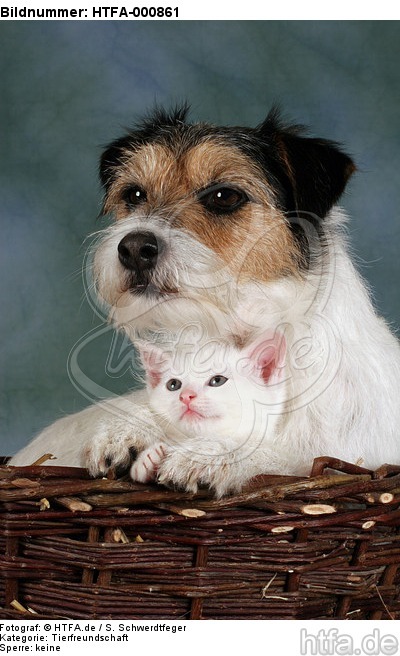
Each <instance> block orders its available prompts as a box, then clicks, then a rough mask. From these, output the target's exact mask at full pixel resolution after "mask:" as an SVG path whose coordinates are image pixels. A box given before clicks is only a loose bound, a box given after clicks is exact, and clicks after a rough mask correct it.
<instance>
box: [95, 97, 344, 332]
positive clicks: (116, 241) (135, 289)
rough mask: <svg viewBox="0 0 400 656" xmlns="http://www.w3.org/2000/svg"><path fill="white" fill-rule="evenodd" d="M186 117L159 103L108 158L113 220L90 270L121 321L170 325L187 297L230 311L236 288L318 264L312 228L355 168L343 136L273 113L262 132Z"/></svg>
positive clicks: (104, 171) (108, 205) (108, 204)
mask: <svg viewBox="0 0 400 656" xmlns="http://www.w3.org/2000/svg"><path fill="white" fill-rule="evenodd" d="M186 117H187V108H186V107H183V108H180V109H176V110H174V111H171V112H165V111H163V110H156V111H155V112H154V114H153V115H151V116H150V117H148V118H147V119H146V120H145V121H144V122H143V123H142V124H141V125H139V126H138V127H137V128H136V129H134V130H132V131H130V132H128V134H126V135H125V136H124V137H122V138H120V139H118V140H116V141H114V142H113V143H111V144H110V146H109V147H108V148H107V149H106V151H105V152H104V154H103V156H102V159H101V164H100V177H101V182H102V184H103V187H104V191H105V197H104V212H105V213H109V212H110V213H112V214H113V215H114V219H115V222H114V223H113V225H112V226H111V227H110V228H109V229H108V230H106V231H105V232H104V234H103V235H102V237H101V240H100V242H99V244H98V246H97V248H96V254H95V261H94V272H95V281H96V286H97V290H98V293H99V295H100V297H102V298H103V299H105V300H106V301H107V302H108V303H109V304H110V306H111V307H112V312H111V314H112V317H113V319H114V320H115V321H116V323H117V324H118V325H123V324H128V323H132V322H134V323H135V324H136V325H137V326H140V325H143V326H147V327H153V326H156V325H157V324H158V325H162V324H165V323H170V320H172V322H173V321H174V317H175V319H178V318H179V314H180V313H181V312H185V313H186V316H188V312H189V307H190V304H192V306H193V307H197V308H198V306H199V304H200V305H201V312H204V311H205V310H204V308H205V307H206V306H209V307H210V312H211V314H212V312H213V310H212V308H217V307H218V308H220V309H222V310H224V309H225V310H227V307H224V304H225V305H226V306H227V305H228V304H229V303H230V302H231V300H230V301H229V300H228V301H226V300H224V298H225V297H224V294H225V296H227V297H229V298H230V299H231V295H230V293H226V289H227V284H228V283H229V284H231V283H232V282H234V284H235V285H236V287H239V288H240V286H243V285H245V284H246V283H248V282H249V281H258V282H261V283H269V282H270V281H275V280H279V279H282V278H284V277H288V276H298V275H301V272H302V271H304V270H305V269H306V268H307V267H309V266H310V262H311V259H312V258H311V249H310V240H309V238H308V237H307V236H306V232H307V230H306V228H305V226H312V228H313V232H314V233H315V234H319V235H320V234H321V227H322V226H323V219H324V217H325V216H326V215H327V214H328V212H329V210H330V209H331V207H332V205H333V204H334V203H335V202H336V201H337V200H338V198H339V197H340V195H341V193H342V192H343V190H344V187H345V185H346V182H347V180H348V178H349V176H350V175H351V173H352V171H353V170H354V164H353V162H352V160H351V159H350V157H348V156H347V155H346V154H344V153H343V152H342V151H341V150H340V148H339V147H338V146H337V145H336V144H335V143H333V142H330V141H326V140H323V139H314V138H310V137H308V136H305V135H304V134H303V132H302V131H301V129H300V128H298V127H297V126H285V125H284V124H283V123H282V121H281V119H280V118H279V115H278V112H276V111H275V110H274V111H272V112H270V113H269V115H268V116H267V118H266V119H265V120H264V121H263V122H262V123H261V124H260V125H259V126H258V127H256V128H247V127H216V126H213V125H209V124H205V123H197V124H190V123H188V122H187V121H186ZM183 302H184V305H183V304H182V303H183ZM228 311H229V309H228ZM189 314H190V312H189Z"/></svg>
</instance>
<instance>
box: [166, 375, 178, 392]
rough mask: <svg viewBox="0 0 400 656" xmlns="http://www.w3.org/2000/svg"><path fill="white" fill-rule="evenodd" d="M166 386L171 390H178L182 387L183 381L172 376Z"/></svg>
mask: <svg viewBox="0 0 400 656" xmlns="http://www.w3.org/2000/svg"><path fill="white" fill-rule="evenodd" d="M165 387H166V388H167V390H169V391H170V392H176V390H178V389H181V387H182V383H181V381H180V380H178V379H177V378H171V380H169V381H168V383H166V385H165Z"/></svg>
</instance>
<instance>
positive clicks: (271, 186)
mask: <svg viewBox="0 0 400 656" xmlns="http://www.w3.org/2000/svg"><path fill="white" fill-rule="evenodd" d="M355 168H356V167H355V164H354V162H353V160H352V158H351V157H350V156H349V155H347V154H346V153H345V152H344V151H343V149H342V147H341V146H339V145H338V144H337V143H334V142H332V141H329V140H326V139H320V138H314V137H311V136H309V135H308V133H306V132H305V131H304V130H303V129H302V128H301V127H299V126H295V125H289V124H286V123H285V122H284V121H283V120H282V118H281V116H280V113H279V112H278V111H277V110H276V109H273V110H272V111H271V112H270V113H269V114H268V116H267V117H266V119H265V120H264V121H263V122H262V123H261V124H260V125H258V126H257V127H255V128H249V127H217V126H214V125H210V124H208V123H190V122H189V121H188V107H187V106H183V107H177V108H175V109H172V110H170V111H166V110H163V109H160V108H158V109H156V110H155V111H154V112H153V113H152V114H150V115H149V116H148V117H147V118H145V119H144V120H143V121H142V123H140V124H139V125H137V126H136V127H135V128H134V129H132V130H131V131H129V132H128V133H127V134H125V135H124V136H123V137H121V138H119V139H117V140H115V141H113V142H112V143H111V144H110V145H109V146H108V147H107V149H106V150H105V152H104V153H103V155H102V158H101V162H100V179H101V183H102V185H103V189H104V206H103V212H104V213H105V214H108V213H110V214H112V215H113V222H112V223H111V225H110V227H108V228H106V229H105V230H104V231H102V232H101V233H100V235H99V236H98V237H97V241H96V243H95V246H94V255H93V280H94V285H95V288H96V291H97V294H98V297H99V299H100V300H101V301H102V302H103V303H105V304H106V305H107V308H108V312H109V317H110V321H112V322H113V324H114V326H115V327H116V328H117V329H118V330H122V331H124V332H125V333H126V334H127V335H128V336H129V338H130V339H131V340H132V341H133V342H134V341H135V339H137V338H138V337H140V338H141V339H143V336H144V337H145V338H146V339H148V340H150V341H151V340H160V339H163V338H165V335H168V338H167V339H172V341H173V340H174V339H177V337H176V336H177V335H181V334H182V331H184V330H185V328H186V327H187V326H195V327H196V329H197V330H199V331H200V332H201V336H202V337H201V339H203V340H204V339H208V338H210V337H211V338H212V336H215V335H218V337H219V338H221V336H222V337H224V336H225V337H226V339H229V340H233V341H234V342H235V343H236V344H240V345H246V343H249V342H250V341H251V340H252V339H254V338H255V337H256V336H257V334H261V333H262V332H263V331H266V330H270V331H277V330H278V331H279V333H280V334H284V338H285V343H286V347H287V349H286V351H287V361H286V364H285V367H286V371H285V380H286V385H287V403H286V406H285V413H284V417H283V420H282V421H281V424H280V429H279V431H278V432H277V434H276V435H275V437H274V439H273V440H272V441H271V444H269V445H268V447H269V448H270V452H271V467H269V468H268V471H267V472H265V473H269V472H275V471H276V470H277V468H282V467H283V469H284V471H282V470H281V471H279V473H289V474H302V475H303V474H305V473H308V472H309V469H310V466H311V464H312V461H313V459H314V458H315V457H317V456H321V455H331V456H335V457H337V458H340V459H343V460H347V461H350V462H353V463H356V462H357V463H361V462H362V463H363V465H364V466H365V467H368V468H376V467H378V466H379V465H381V464H383V463H385V462H392V463H400V440H399V426H400V406H399V401H398V399H399V397H400V349H399V343H398V341H397V339H396V337H395V335H394V334H392V332H391V331H390V329H389V327H388V326H387V324H386V323H385V322H384V320H383V319H382V318H380V317H379V316H377V314H376V312H375V310H374V307H373V304H372V301H371V297H370V293H369V291H368V289H367V286H366V284H365V282H364V281H363V280H362V278H361V277H360V275H359V273H358V272H357V270H356V269H355V267H354V265H353V263H352V261H351V257H350V255H349V249H348V246H347V243H346V234H345V225H346V220H347V219H346V217H345V215H344V213H343V212H342V211H341V210H340V209H339V208H338V207H337V205H336V204H337V202H338V200H339V198H340V197H341V195H342V193H343V191H344V190H345V187H346V185H347V182H348V180H349V178H350V177H351V175H352V174H353V173H354V171H355ZM160 336H161V337H160ZM171 336H172V338H171ZM162 439H163V435H162V434H161V432H160V428H159V426H157V424H156V422H154V418H153V417H152V415H151V412H150V411H149V408H148V407H147V405H146V399H145V396H144V392H143V391H142V390H139V391H134V392H131V393H129V394H128V395H126V396H123V397H120V398H117V399H112V400H108V401H107V400H106V401H102V402H101V403H99V404H96V405H93V406H91V407H89V408H87V409H85V410H83V411H82V412H80V413H77V414H75V415H72V416H67V417H64V418H62V419H60V420H58V421H57V422H56V423H55V424H53V425H52V426H50V427H49V428H47V429H46V430H44V431H43V433H41V435H39V436H38V437H37V438H36V439H35V440H34V441H33V442H32V443H31V444H29V445H28V446H27V447H25V448H24V449H22V451H21V452H20V453H19V454H17V455H16V456H15V457H14V458H13V459H12V461H11V464H15V465H18V464H30V463H31V462H33V461H34V460H35V459H36V458H37V457H39V456H41V455H42V454H43V453H46V452H49V451H50V452H52V453H54V454H55V455H56V456H57V458H58V460H57V461H55V462H56V464H60V465H77V466H86V467H88V469H89V471H90V472H91V474H92V475H104V474H105V473H106V472H107V471H108V469H109V468H110V467H116V468H119V469H120V471H122V470H124V469H126V468H127V467H129V466H130V465H131V463H132V461H133V460H134V459H135V458H136V457H137V456H138V454H140V453H141V452H143V451H144V450H145V449H147V448H149V447H151V445H152V444H154V443H156V442H158V441H159V440H162ZM215 439H216V442H218V436H215ZM213 457H214V456H210V462H209V465H210V467H209V475H208V477H206V479H204V477H203V478H202V479H201V480H200V478H199V481H198V482H199V483H206V484H207V485H209V486H211V487H212V486H213V484H214V482H215V477H216V476H217V475H218V476H220V473H219V474H217V471H216V469H215V467H213V462H212V459H213ZM274 463H279V464H275V465H274ZM282 463H284V464H282ZM193 467H194V465H193V463H191V462H190V457H189V456H188V454H185V453H184V451H183V452H181V453H180V454H178V455H177V454H175V459H174V465H173V467H170V468H169V469H168V476H167V477H166V476H164V477H162V480H164V482H165V481H166V479H168V482H171V483H172V484H173V483H174V482H176V481H177V480H179V483H180V484H182V480H183V481H184V480H185V473H186V472H187V476H188V477H189V475H190V476H191V478H192V483H193V471H194V469H193ZM219 472H221V469H219ZM250 474H251V472H247V474H246V476H245V475H244V478H246V477H247V478H248V477H249V476H250ZM243 482H244V481H243ZM183 487H185V485H183ZM191 489H193V485H192V487H191Z"/></svg>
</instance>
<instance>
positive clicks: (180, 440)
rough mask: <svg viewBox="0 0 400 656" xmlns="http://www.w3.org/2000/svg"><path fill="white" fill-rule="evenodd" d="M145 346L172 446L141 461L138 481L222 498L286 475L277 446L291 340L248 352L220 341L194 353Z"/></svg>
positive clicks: (153, 398)
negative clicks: (206, 489)
mask: <svg viewBox="0 0 400 656" xmlns="http://www.w3.org/2000/svg"><path fill="white" fill-rule="evenodd" d="M137 346H138V348H139V352H140V355H141V359H142V362H143V365H144V368H145V372H146V383H147V392H148V397H149V405H150V407H151V409H152V411H153V413H154V417H155V419H156V422H157V423H158V424H159V426H160V428H161V429H162V430H163V432H164V434H165V440H164V441H163V442H157V443H155V444H154V445H152V446H150V447H149V448H147V449H146V450H145V451H143V452H142V453H141V454H140V455H139V457H138V458H137V460H136V461H135V463H134V464H133V466H132V468H131V476H132V478H133V479H134V480H138V481H142V482H147V481H149V480H152V479H154V478H155V477H157V478H158V480H159V481H160V482H163V483H173V484H175V485H178V486H180V487H183V488H184V489H186V490H189V491H193V492H194V491H196V490H197V487H198V485H199V484H204V485H208V486H210V487H211V488H213V489H214V490H215V492H216V494H217V495H218V496H220V495H222V494H225V493H226V492H229V491H238V490H240V488H241V487H242V485H243V484H244V483H245V482H246V481H247V480H248V479H249V478H251V477H252V476H255V475H256V474H261V473H269V472H272V471H273V472H278V471H279V470H282V468H284V464H283V461H284V459H285V458H284V456H283V454H280V453H279V445H276V444H275V436H276V433H277V428H278V425H279V423H280V422H281V420H282V419H281V415H282V413H283V412H284V406H285V401H286V387H287V386H286V383H285V375H284V374H285V369H284V359H285V350H286V349H285V339H284V336H283V335H281V334H272V333H271V331H270V332H269V333H268V334H264V335H263V336H261V337H260V338H259V339H258V340H257V341H256V342H253V343H252V344H251V345H250V346H248V347H246V348H245V349H239V348H237V347H235V346H233V345H232V344H230V343H227V342H222V341H220V340H210V341H208V342H205V343H203V344H201V345H198V346H197V347H196V350H195V351H194V352H193V351H190V350H188V349H185V348H179V347H178V349H177V350H176V351H175V352H173V351H170V352H169V351H167V350H164V349H162V348H159V347H158V346H155V345H153V344H149V343H144V342H140V343H137Z"/></svg>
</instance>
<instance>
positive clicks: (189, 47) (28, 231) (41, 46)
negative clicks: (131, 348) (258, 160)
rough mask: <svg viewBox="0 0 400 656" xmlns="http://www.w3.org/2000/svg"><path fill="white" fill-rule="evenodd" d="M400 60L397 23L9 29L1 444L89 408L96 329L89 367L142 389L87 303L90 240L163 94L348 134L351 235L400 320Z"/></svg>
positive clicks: (206, 113)
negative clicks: (113, 177)
mask: <svg viewBox="0 0 400 656" xmlns="http://www.w3.org/2000/svg"><path fill="white" fill-rule="evenodd" d="M399 55H400V28H399V23H390V22H354V21H352V22H309V21H304V22H257V21H255V22H254V21H249V22H213V21H211V22H182V23H179V22H171V23H168V22H159V23H157V22H139V23H127V22H108V21H107V22H3V23H2V24H0V66H1V87H0V88H1V93H0V103H1V140H0V144H1V146H0V147H1V192H2V202H1V296H2V298H1V340H0V354H1V364H0V367H1V369H0V370H1V390H0V393H1V427H0V430H1V441H2V443H1V450H0V452H2V453H11V452H14V451H15V450H16V449H17V448H18V447H19V446H21V445H22V444H24V443H25V442H26V441H27V440H28V438H30V437H31V436H32V435H33V434H34V433H35V432H37V431H38V430H39V429H41V428H42V427H43V426H44V425H45V424H47V423H48V422H50V421H52V420H53V419H54V418H56V417H59V416H61V415H62V414H64V413H67V412H71V411H74V410H77V409H79V408H81V407H83V406H84V405H86V404H87V403H88V402H89V400H88V396H87V395H86V396H85V395H84V394H82V393H81V392H80V391H79V390H77V389H76V388H75V386H74V385H73V384H72V382H71V380H70V377H69V375H68V371H67V361H68V354H69V353H70V351H71V350H72V349H73V347H74V345H75V344H76V342H77V341H78V340H79V339H80V338H82V336H84V335H86V334H87V333H88V332H89V331H92V333H90V334H91V335H96V338H95V339H89V340H88V342H89V343H88V344H87V346H86V347H85V349H82V352H81V360H80V362H81V364H82V366H83V368H84V370H85V372H86V375H87V376H88V377H89V378H90V377H91V378H92V379H93V380H94V381H96V382H98V383H99V385H100V386H102V387H104V388H105V389H106V390H109V391H114V392H115V391H123V390H125V389H127V388H128V387H129V385H131V384H132V381H131V378H130V375H129V372H128V371H127V370H126V367H124V366H114V367H113V366H109V365H110V358H109V353H110V348H111V347H112V349H113V351H112V352H113V357H115V358H116V359H117V360H118V357H119V356H118V348H119V347H118V344H115V343H114V344H113V343H112V336H111V331H106V332H104V334H102V335H98V330H97V327H98V326H100V325H101V323H102V321H101V317H99V316H98V315H97V314H96V313H95V312H94V311H93V309H92V308H91V307H90V305H89V304H88V303H87V302H86V301H85V296H84V286H83V283H82V275H81V267H82V261H83V257H84V253H85V246H84V245H83V241H84V239H85V236H86V235H87V234H88V233H90V232H93V231H94V230H96V229H98V228H99V227H101V225H102V224H101V222H99V221H96V215H97V214H98V210H99V205H100V190H99V187H98V182H97V161H98V157H99V154H100V152H101V147H102V145H103V144H105V143H107V142H108V141H109V140H110V139H112V138H114V137H115V136H118V135H119V133H120V132H121V126H122V127H124V126H126V125H129V124H131V123H132V121H133V120H134V119H135V117H136V116H137V115H140V113H141V112H143V111H144V110H146V109H147V108H149V107H151V105H152V104H153V102H154V101H157V102H159V103H166V104H172V103H174V102H175V101H179V100H181V99H186V98H187V99H188V100H189V101H190V102H191V104H192V108H193V109H192V117H193V118H194V119H200V118H201V119H205V120H210V121H213V122H221V123H227V124H235V123H239V124H246V123H248V124H253V125H254V124H256V123H258V122H259V121H260V120H261V119H262V118H263V116H264V115H265V113H266V111H267V109H268V108H269V107H270V105H271V104H272V103H273V102H278V103H280V104H281V105H282V107H283V108H284V109H285V111H286V114H287V115H288V116H289V117H292V118H294V119H295V120H296V121H299V122H303V123H306V124H309V125H311V126H312V129H313V132H314V133H315V134H318V135H319V136H324V137H328V138H332V139H335V140H338V141H342V142H344V143H345V144H346V147H347V149H348V151H349V152H350V153H352V154H353V156H354V157H355V159H356V161H357V163H358V167H359V172H358V174H357V176H356V177H355V178H354V179H353V181H352V182H351V184H350V186H349V189H348V192H347V194H346V196H345V198H344V200H343V205H344V206H345V208H346V209H347V210H348V211H349V213H350V214H351V216H352V220H351V224H350V239H351V242H352V245H353V249H354V251H355V253H356V254H357V257H358V259H359V265H360V268H361V270H362V272H363V274H364V275H365V276H366V277H367V278H368V280H369V281H370V283H371V286H372V288H373V290H374V294H375V298H376V302H377V305H378V307H379V309H380V311H381V312H382V313H383V314H384V315H385V316H386V317H387V318H388V319H389V320H390V321H391V322H393V324H394V325H395V326H397V325H398V324H399V322H400V298H399V296H400V295H399V291H398V287H399V283H398V276H399V270H400V267H399V244H400V221H399V201H400V189H399V170H400V139H399V107H400V82H399ZM122 353H124V351H122ZM122 360H123V358H122ZM107 361H108V365H107V366H106V363H107ZM120 363H121V361H120Z"/></svg>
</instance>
